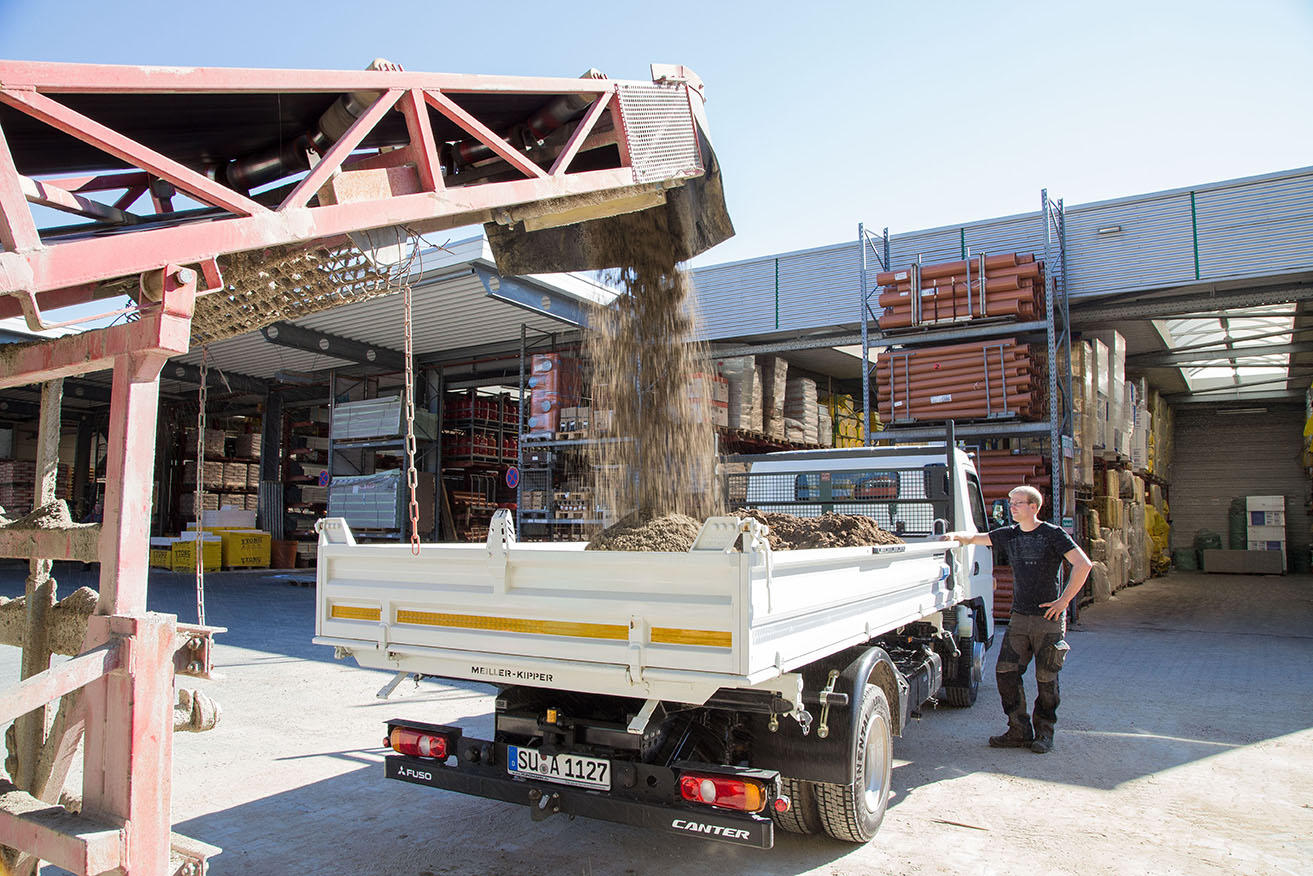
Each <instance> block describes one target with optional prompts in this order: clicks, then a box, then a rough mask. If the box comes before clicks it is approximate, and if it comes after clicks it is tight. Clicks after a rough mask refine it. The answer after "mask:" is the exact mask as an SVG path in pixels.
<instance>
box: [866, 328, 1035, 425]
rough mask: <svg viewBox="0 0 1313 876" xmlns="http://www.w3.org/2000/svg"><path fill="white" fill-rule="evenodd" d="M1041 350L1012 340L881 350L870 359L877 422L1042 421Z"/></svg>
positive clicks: (1002, 339)
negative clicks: (873, 367) (1011, 418)
mask: <svg viewBox="0 0 1313 876" xmlns="http://www.w3.org/2000/svg"><path fill="white" fill-rule="evenodd" d="M1046 355H1047V354H1046V351H1045V350H1044V349H1043V348H1042V347H1039V346H1032V345H1030V344H1022V343H1018V342H1017V340H1016V339H1015V338H999V339H990V340H984V341H971V342H969V343H964V344H953V345H950V346H944V347H919V348H909V349H886V350H884V351H883V352H882V353H880V356H879V358H878V359H877V360H876V384H877V395H878V401H879V410H880V415H881V418H882V419H883V420H884V421H885V422H888V423H898V422H908V421H920V422H926V421H931V420H947V419H950V418H958V419H963V418H965V419H972V418H986V417H1000V416H1014V417H1018V418H1020V419H1023V420H1041V419H1043V418H1044V413H1045V406H1044V396H1045V395H1046V393H1047V381H1048V377H1047V360H1046Z"/></svg>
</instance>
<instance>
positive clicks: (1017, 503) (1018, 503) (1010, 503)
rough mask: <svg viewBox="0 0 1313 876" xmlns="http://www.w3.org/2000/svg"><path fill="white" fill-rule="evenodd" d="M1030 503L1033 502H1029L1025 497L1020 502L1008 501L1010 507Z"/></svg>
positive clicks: (1018, 506)
mask: <svg viewBox="0 0 1313 876" xmlns="http://www.w3.org/2000/svg"><path fill="white" fill-rule="evenodd" d="M1029 504H1031V503H1030V502H1028V501H1026V500H1025V499H1023V500H1021V501H1020V502H1011V501H1010V502H1008V507H1010V508H1020V507H1021V506H1022V505H1029Z"/></svg>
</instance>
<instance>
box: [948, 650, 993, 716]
mask: <svg viewBox="0 0 1313 876" xmlns="http://www.w3.org/2000/svg"><path fill="white" fill-rule="evenodd" d="M958 650H959V651H960V655H959V656H958V658H957V676H956V677H955V678H954V679H953V680H952V681H951V682H949V683H948V684H946V685H944V702H946V703H948V704H949V705H950V706H957V707H958V708H961V709H969V708H971V707H972V706H973V705H975V703H976V697H977V696H978V695H979V693H980V679H981V676H983V675H984V671H985V643H984V642H981V641H979V640H977V639H972V640H971V641H970V642H959V643H958Z"/></svg>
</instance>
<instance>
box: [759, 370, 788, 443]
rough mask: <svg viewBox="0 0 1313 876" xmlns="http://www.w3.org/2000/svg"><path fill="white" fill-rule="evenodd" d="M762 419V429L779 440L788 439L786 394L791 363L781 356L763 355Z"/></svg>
mask: <svg viewBox="0 0 1313 876" xmlns="http://www.w3.org/2000/svg"><path fill="white" fill-rule="evenodd" d="M759 364H760V365H761V377H762V382H761V420H762V431H763V432H765V433H766V434H767V435H769V436H770V437H771V438H774V439H776V440H777V441H783V440H786V434H785V424H784V396H785V393H786V391H787V387H788V380H789V363H788V362H787V361H785V360H784V359H781V358H780V357H779V356H762V357H760V359H759Z"/></svg>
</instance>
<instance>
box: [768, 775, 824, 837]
mask: <svg viewBox="0 0 1313 876" xmlns="http://www.w3.org/2000/svg"><path fill="white" fill-rule="evenodd" d="M780 790H781V791H782V792H783V794H784V796H786V797H788V798H789V811H788V812H772V813H771V818H774V819H775V824H776V825H777V826H778V827H779V828H780V829H782V830H787V831H788V832H789V833H820V832H821V831H823V830H824V829H825V828H824V827H822V825H821V816H820V814H819V813H818V812H817V811H816V786H815V785H814V784H812V783H811V782H807V781H804V780H802V779H790V778H788V777H786V776H780Z"/></svg>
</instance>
